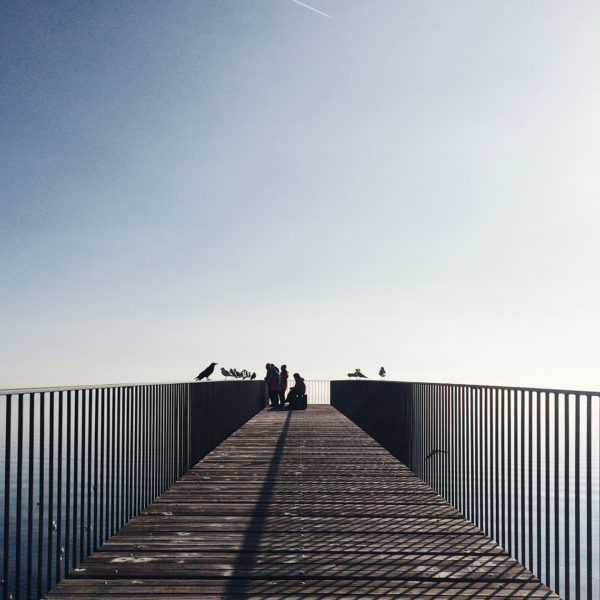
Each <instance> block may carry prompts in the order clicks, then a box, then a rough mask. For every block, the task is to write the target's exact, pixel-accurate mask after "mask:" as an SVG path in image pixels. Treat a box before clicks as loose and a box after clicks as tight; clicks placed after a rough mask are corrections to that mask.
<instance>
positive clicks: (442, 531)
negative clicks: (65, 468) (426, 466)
mask: <svg viewBox="0 0 600 600" xmlns="http://www.w3.org/2000/svg"><path fill="white" fill-rule="evenodd" d="M107 596H109V597H111V596H112V597H121V598H127V599H128V600H137V599H139V600H142V599H143V600H148V599H149V598H154V597H155V598H192V597H196V598H205V599H208V600H212V599H217V598H223V599H225V598H228V599H236V598H240V599H241V598H247V599H252V598H254V599H259V598H260V599H261V600H265V599H270V600H276V599H279V598H281V599H283V598H285V599H286V600H293V599H294V598H308V597H310V598H321V599H323V600H324V599H325V598H331V599H333V598H339V599H341V598H362V599H366V600H368V599H369V598H373V599H374V598H378V599H381V598H406V597H410V598H442V599H443V598H448V599H449V598H472V599H482V600H483V599H484V598H492V597H493V598H554V599H555V598H557V596H555V595H553V594H552V593H551V592H550V591H549V590H548V588H546V587H544V586H543V585H541V584H540V583H539V582H538V581H537V580H536V579H535V577H534V576H533V575H532V574H531V573H530V572H529V571H527V570H526V569H525V568H524V567H523V566H522V565H520V564H519V563H518V562H516V561H515V560H514V559H512V558H511V557H509V556H508V555H507V554H506V553H505V552H504V550H502V548H500V547H498V546H497V545H496V544H495V543H494V542H492V541H491V540H490V539H488V538H487V537H485V536H484V535H483V534H482V533H481V531H480V530H479V529H477V528H476V527H475V526H473V525H472V524H471V523H469V522H467V521H466V520H464V519H463V518H462V516H461V515H460V513H459V512H458V511H456V510H455V509H454V508H452V507H451V506H450V505H448V504H447V503H446V502H445V501H444V500H443V499H442V498H440V497H439V496H437V495H436V494H435V492H433V490H431V489H430V488H429V487H428V486H426V485H425V484H424V483H423V482H422V481H420V480H419V479H417V478H416V477H415V476H414V475H413V474H412V473H411V472H410V471H409V470H408V469H407V468H406V467H405V466H404V465H403V464H401V463H400V462H399V461H397V460H396V459H394V458H393V457H392V456H391V455H390V454H388V453H387V452H386V451H385V450H384V449H383V448H381V446H379V444H377V443H376V442H375V441H374V440H372V439H371V438H369V437H368V436H367V435H366V434H365V433H364V432H363V431H362V430H360V429H359V428H358V427H356V426H354V425H353V424H352V423H351V422H350V421H348V420H347V419H346V418H345V417H343V416H342V415H341V414H340V413H338V412H337V411H336V410H335V409H333V408H331V407H329V406H314V407H309V409H308V410H307V411H297V412H292V413H290V412H286V411H271V410H265V411H263V412H262V413H260V414H259V415H257V416H256V417H255V418H254V419H252V420H251V421H249V422H248V423H247V424H246V425H245V426H244V427H242V428H241V429H239V430H238V431H237V432H236V433H235V434H233V435H232V436H231V437H230V438H228V439H227V440H225V441H224V442H223V443H222V444H221V445H220V446H219V447H217V448H215V449H214V450H213V451H212V452H211V453H210V454H209V455H208V456H206V457H205V458H204V460H202V461H201V462H200V463H198V465H196V466H195V467H194V468H193V469H191V470H190V471H189V472H188V473H186V474H185V475H184V476H183V477H182V478H181V479H180V480H179V481H177V482H176V483H175V484H174V485H173V486H172V487H171V488H170V489H169V490H168V491H167V492H165V493H164V494H163V495H162V496H161V497H160V498H158V499H157V500H156V501H155V502H154V503H152V504H151V505H150V506H149V507H147V508H146V509H145V510H144V511H142V513H141V514H140V515H138V516H137V517H136V518H134V519H132V520H131V521H130V522H129V523H128V524H127V525H126V526H125V527H124V528H123V529H122V530H121V531H119V532H118V533H117V534H115V535H114V536H113V537H112V538H111V539H110V540H108V541H107V542H106V543H105V544H104V545H103V546H102V547H101V548H100V549H99V550H98V551H97V552H96V553H95V554H93V555H92V556H90V557H88V558H87V559H86V560H85V561H84V562H83V563H82V564H81V565H80V566H79V567H78V568H77V569H75V570H74V571H73V572H72V573H71V574H70V576H69V578H68V579H66V580H64V581H63V582H61V583H59V585H58V586H57V587H56V588H54V590H52V591H51V592H49V594H48V595H47V597H48V598H52V599H54V600H57V599H60V598H64V599H65V600H66V599H69V598H70V599H75V598H78V599H81V600H84V599H85V600H92V599H95V598H106V597H107Z"/></svg>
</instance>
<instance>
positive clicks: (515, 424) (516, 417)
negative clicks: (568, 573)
mask: <svg viewBox="0 0 600 600" xmlns="http://www.w3.org/2000/svg"><path fill="white" fill-rule="evenodd" d="M514 401H515V402H514V404H513V410H514V413H513V427H514V432H513V439H514V442H515V451H514V457H515V467H514V471H513V476H514V479H513V492H514V498H513V503H514V509H515V510H514V523H513V527H514V528H515V531H514V540H515V558H516V559H517V560H521V557H520V553H519V550H520V545H519V509H520V507H519V480H520V478H521V473H520V465H519V448H520V444H519V401H520V402H521V403H522V402H523V397H522V395H521V393H520V391H519V390H515V392H514ZM521 444H522V440H521Z"/></svg>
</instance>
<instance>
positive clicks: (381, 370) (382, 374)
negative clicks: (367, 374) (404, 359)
mask: <svg viewBox="0 0 600 600" xmlns="http://www.w3.org/2000/svg"><path fill="white" fill-rule="evenodd" d="M379 377H385V369H384V368H383V367H381V369H379Z"/></svg>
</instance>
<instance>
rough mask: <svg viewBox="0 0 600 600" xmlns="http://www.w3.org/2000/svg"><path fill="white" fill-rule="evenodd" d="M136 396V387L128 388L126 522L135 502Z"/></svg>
mask: <svg viewBox="0 0 600 600" xmlns="http://www.w3.org/2000/svg"><path fill="white" fill-rule="evenodd" d="M134 396H135V387H133V386H132V387H130V388H128V393H127V411H126V415H127V417H126V420H127V424H126V431H127V465H128V466H129V468H128V469H127V478H126V490H127V491H126V500H127V501H126V505H125V506H126V507H127V508H126V511H125V523H127V521H129V519H130V518H131V507H132V503H133V399H134Z"/></svg>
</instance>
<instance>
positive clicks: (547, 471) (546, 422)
mask: <svg viewBox="0 0 600 600" xmlns="http://www.w3.org/2000/svg"><path fill="white" fill-rule="evenodd" d="M544 400H545V403H544V434H545V435H544V439H545V444H544V454H545V459H544V468H545V479H544V484H545V485H544V492H545V502H544V505H545V507H546V510H545V515H544V516H545V526H544V532H545V535H546V540H545V544H544V548H545V549H546V556H545V559H546V561H545V562H546V577H545V581H547V582H548V584H549V583H550V581H551V574H552V573H551V565H550V556H551V548H552V535H551V529H550V511H551V499H550V394H549V393H547V392H546V394H544Z"/></svg>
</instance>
